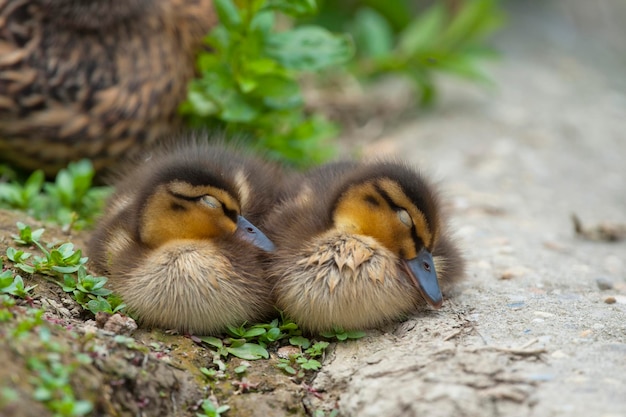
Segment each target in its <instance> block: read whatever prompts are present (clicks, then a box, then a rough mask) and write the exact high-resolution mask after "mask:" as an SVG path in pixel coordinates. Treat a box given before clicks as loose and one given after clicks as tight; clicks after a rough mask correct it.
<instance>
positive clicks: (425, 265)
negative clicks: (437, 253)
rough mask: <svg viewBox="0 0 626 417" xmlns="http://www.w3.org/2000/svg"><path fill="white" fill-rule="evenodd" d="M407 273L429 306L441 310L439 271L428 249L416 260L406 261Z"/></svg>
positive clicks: (441, 298) (422, 251) (441, 297)
mask: <svg viewBox="0 0 626 417" xmlns="http://www.w3.org/2000/svg"><path fill="white" fill-rule="evenodd" d="M404 264H405V266H406V269H407V272H408V274H409V276H410V277H411V278H413V282H414V283H415V285H416V286H417V289H418V290H419V292H420V293H421V294H422V296H423V297H424V299H425V300H426V302H427V303H428V304H430V305H431V306H432V307H434V308H440V307H441V304H442V303H443V296H442V295H441V289H440V288H439V282H438V281H437V271H435V262H434V261H433V256H432V255H431V254H430V252H428V251H427V250H426V249H422V250H421V251H420V252H419V253H418V254H417V256H416V257H415V258H413V259H408V260H405V261H404Z"/></svg>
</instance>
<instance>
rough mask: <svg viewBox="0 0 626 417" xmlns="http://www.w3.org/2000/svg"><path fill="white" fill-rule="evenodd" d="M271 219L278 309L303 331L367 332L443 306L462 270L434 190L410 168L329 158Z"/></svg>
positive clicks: (290, 191)
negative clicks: (417, 311) (423, 309)
mask: <svg viewBox="0 0 626 417" xmlns="http://www.w3.org/2000/svg"><path fill="white" fill-rule="evenodd" d="M286 190H287V191H285V192H284V195H283V196H282V203H281V204H280V205H278V206H277V207H276V209H275V210H274V211H273V212H272V214H270V216H269V218H268V219H267V221H266V222H265V228H266V230H268V236H269V237H270V239H272V240H273V241H274V243H275V244H276V246H277V249H276V251H275V252H274V253H273V261H272V264H271V266H270V270H269V275H270V277H271V278H272V280H273V281H274V285H275V286H274V293H275V296H276V299H277V307H278V308H279V309H281V310H283V311H284V312H285V313H286V314H287V315H288V316H290V317H291V318H292V319H293V320H294V321H295V322H296V323H298V324H299V325H300V326H301V327H302V328H304V329H306V330H308V331H312V332H320V331H326V330H331V329H333V328H342V329H344V330H348V329H364V328H371V327H376V326H378V325H380V324H383V323H385V322H388V321H391V320H394V319H400V318H402V317H404V316H406V315H407V314H409V313H411V312H413V311H415V309H416V308H418V307H419V306H420V305H423V304H424V301H425V302H426V303H428V304H430V305H431V306H432V307H434V308H439V307H441V305H442V302H443V297H442V293H441V290H440V284H441V286H442V287H443V289H444V291H446V290H448V289H449V288H450V287H451V285H452V284H453V283H454V282H455V281H457V280H459V279H460V278H461V276H462V275H463V260H462V257H461V256H460V253H459V250H458V249H457V247H456V246H455V245H454V244H453V243H452V242H451V241H450V239H449V238H448V237H447V235H446V232H445V230H444V224H443V220H442V216H441V208H440V205H439V200H438V197H437V194H436V193H435V191H434V190H433V188H432V186H431V185H429V184H428V183H427V182H426V180H425V179H424V178H423V177H422V176H421V175H420V174H418V173H417V172H415V171H414V170H412V169H411V168H409V167H408V166H407V165H405V164H402V163H396V162H372V163H362V164H360V163H353V162H341V163H334V164H329V165H326V166H323V167H320V168H318V169H316V170H313V171H312V172H309V173H307V174H306V175H305V176H303V177H302V178H299V179H296V180H295V181H293V183H291V184H290V185H288V186H287V187H286Z"/></svg>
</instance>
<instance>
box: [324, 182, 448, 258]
mask: <svg viewBox="0 0 626 417" xmlns="http://www.w3.org/2000/svg"><path fill="white" fill-rule="evenodd" d="M407 214H408V216H407ZM333 220H334V223H335V226H336V227H338V228H339V229H341V230H343V231H346V232H348V233H356V234H362V235H367V236H371V237H373V238H375V239H376V240H378V241H379V242H380V243H381V244H382V245H383V246H385V247H386V248H388V249H389V250H391V251H392V252H394V253H395V254H397V255H398V256H399V257H400V258H402V259H412V258H414V257H416V256H417V254H418V252H419V251H420V250H421V249H422V248H423V247H425V248H426V249H431V248H432V247H433V245H434V243H435V240H436V238H437V235H436V233H437V232H436V231H433V230H431V227H430V225H429V223H428V221H427V219H426V217H425V215H424V213H422V212H421V211H420V210H419V209H418V208H417V206H416V205H415V204H414V203H413V202H412V201H411V200H410V199H409V197H408V196H407V195H406V194H405V193H404V192H403V190H402V188H401V187H400V185H399V184H398V183H397V182H395V181H393V180H392V179H389V178H381V179H376V180H373V181H368V182H365V183H361V184H357V185H354V186H352V187H350V188H348V189H347V191H346V192H344V193H343V195H342V196H341V198H340V199H339V201H338V203H337V205H336V208H335V211H334V214H333Z"/></svg>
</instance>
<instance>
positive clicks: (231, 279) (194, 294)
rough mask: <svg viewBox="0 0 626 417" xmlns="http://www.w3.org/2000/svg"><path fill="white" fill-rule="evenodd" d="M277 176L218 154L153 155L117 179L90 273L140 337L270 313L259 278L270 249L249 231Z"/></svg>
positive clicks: (218, 150) (216, 327)
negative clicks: (114, 297)
mask: <svg viewBox="0 0 626 417" xmlns="http://www.w3.org/2000/svg"><path fill="white" fill-rule="evenodd" d="M279 175H280V171H279V169H278V168H276V167H274V166H272V165H269V164H266V163H265V162H263V161H260V160H258V159H255V158H253V157H249V156H242V155H241V154H238V153H235V152H233V151H231V150H228V149H225V148H223V147H221V146H211V145H209V144H206V143H204V144H203V143H199V142H190V143H186V144H183V145H181V144H179V145H172V146H170V147H166V148H164V149H160V150H157V151H156V152H155V153H153V154H152V155H151V156H150V157H148V158H146V159H145V160H144V161H142V162H140V163H139V164H138V166H135V167H134V168H131V169H130V170H127V171H123V172H122V173H121V174H120V176H121V177H122V179H121V180H120V181H119V182H118V184H117V189H116V192H115V194H114V195H113V196H112V197H111V199H110V201H109V203H108V207H107V209H106V211H105V215H104V217H103V219H102V221H101V223H100V225H99V227H98V228H97V230H96V231H95V233H94V235H93V236H92V238H91V241H90V243H89V246H88V249H89V251H88V254H89V256H90V259H91V266H92V267H93V268H94V269H95V270H97V271H98V272H99V273H104V274H106V275H107V276H108V277H109V283H110V286H111V289H112V290H113V291H114V292H116V293H117V294H119V295H120V296H121V297H122V299H123V300H124V302H125V303H126V305H127V308H128V310H129V311H130V312H131V313H132V314H134V315H135V316H136V317H137V318H138V320H139V322H140V323H141V324H143V325H145V326H147V327H160V328H164V329H174V330H177V331H179V332H182V333H191V334H214V333H217V332H220V331H222V330H224V328H225V327H226V326H227V325H240V324H241V323H243V322H244V321H256V320H261V319H263V318H264V317H265V316H266V315H267V314H268V313H272V312H273V311H274V310H273V303H272V300H271V297H270V294H271V285H270V284H269V282H268V281H267V280H266V278H265V277H264V272H263V262H264V260H265V257H264V256H263V255H264V253H265V252H267V251H272V250H273V249H274V246H273V244H272V242H271V241H270V240H269V239H268V238H267V237H266V236H265V235H264V234H263V233H262V232H261V231H260V230H259V229H257V228H256V227H255V226H254V225H253V223H251V222H257V221H258V220H259V217H260V215H261V214H262V213H263V212H265V211H266V210H267V209H268V207H270V206H271V205H272V204H273V199H274V191H273V190H274V187H273V185H274V184H275V183H276V181H277V179H278V178H279ZM244 216H245V217H244Z"/></svg>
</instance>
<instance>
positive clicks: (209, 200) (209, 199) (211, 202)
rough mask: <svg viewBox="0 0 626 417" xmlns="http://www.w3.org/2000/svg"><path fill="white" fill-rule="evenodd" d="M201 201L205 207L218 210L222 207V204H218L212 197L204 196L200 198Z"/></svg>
mask: <svg viewBox="0 0 626 417" xmlns="http://www.w3.org/2000/svg"><path fill="white" fill-rule="evenodd" d="M201 201H202V202H203V203H204V204H206V205H207V206H209V207H211V208H214V209H216V208H219V207H221V206H222V204H221V203H220V202H219V200H218V199H217V198H215V197H213V196H212V195H205V196H203V197H202V199H201Z"/></svg>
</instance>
